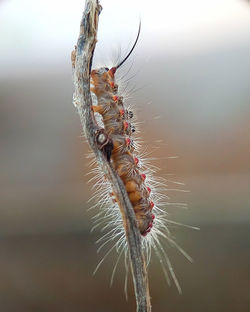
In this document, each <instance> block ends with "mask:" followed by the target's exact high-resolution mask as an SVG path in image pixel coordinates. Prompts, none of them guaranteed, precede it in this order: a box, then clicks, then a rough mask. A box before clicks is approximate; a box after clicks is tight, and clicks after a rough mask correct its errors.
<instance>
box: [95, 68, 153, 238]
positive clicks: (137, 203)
mask: <svg viewBox="0 0 250 312" xmlns="http://www.w3.org/2000/svg"><path fill="white" fill-rule="evenodd" d="M116 69H117V68H116V67H112V68H111V69H109V68H106V67H105V68H100V69H95V70H92V71H91V91H92V92H93V93H94V94H95V95H96V98H97V105H94V106H93V107H92V110H93V111H94V112H97V113H99V114H100V115H101V116H102V121H103V124H104V131H105V133H106V134H107V135H108V137H109V138H110V141H111V142H112V152H111V155H110V162H111V164H112V166H113V167H114V169H115V170H116V172H117V173H118V175H119V176H120V178H121V180H122V181H123V183H124V186H125V188H126V191H127V193H128V197H129V199H130V202H131V204H132V206H133V209H134V212H135V216H136V221H137V226H138V228H139V230H140V233H141V234H142V235H143V236H146V235H147V234H148V233H149V232H150V230H151V228H152V226H153V222H154V218H155V216H154V214H153V213H152V209H153V207H154V204H153V202H152V201H151V199H150V192H151V189H150V188H149V187H148V186H147V185H146V182H145V180H146V175H145V174H144V173H142V172H140V168H139V159H138V158H137V157H136V156H135V152H136V151H135V147H134V144H133V139H132V137H131V135H132V134H133V132H135V128H134V126H133V125H131V122H130V121H131V119H132V118H133V112H132V111H128V110H127V109H126V107H125V106H124V103H123V97H122V96H119V95H118V86H117V84H116V83H115V72H116ZM112 195H113V194H112ZM118 204H119V203H118Z"/></svg>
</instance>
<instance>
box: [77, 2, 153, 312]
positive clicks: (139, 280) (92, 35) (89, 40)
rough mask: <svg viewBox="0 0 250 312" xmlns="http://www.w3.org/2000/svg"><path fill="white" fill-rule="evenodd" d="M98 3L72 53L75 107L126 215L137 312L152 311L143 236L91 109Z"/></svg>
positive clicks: (89, 8) (91, 6)
mask: <svg viewBox="0 0 250 312" xmlns="http://www.w3.org/2000/svg"><path fill="white" fill-rule="evenodd" d="M101 9H102V8H101V6H100V5H99V2H98V0H87V1H86V4H85V9H84V12H83V16H82V19H81V24H80V34H79V38H78V41H77V45H76V47H75V50H74V51H73V52H72V55H71V59H72V69H73V81H74V87H75V91H74V95H73V104H74V105H75V107H76V108H77V110H78V113H79V116H80V119H81V124H82V128H83V132H84V134H85V136H86V138H87V140H88V143H89V145H90V147H91V148H92V150H93V152H94V154H95V157H96V161H97V162H98V164H99V166H100V168H102V170H103V173H104V175H105V176H106V177H107V178H108V179H109V181H110V183H111V186H112V188H113V190H114V192H115V194H116V195H117V200H118V202H119V205H120V209H121V210H122V211H123V214H124V216H125V231H126V237H127V242H128V249H129V254H130V260H131V271H132V276H133V283H134V290H135V297H136V305H137V312H150V311H151V304H150V295H149V287H148V277H147V270H146V265H145V259H144V256H143V252H142V245H141V234H140V233H139V230H138V228H137V225H136V219H135V214H134V210H133V207H132V205H131V203H130V200H129V198H128V194H127V192H126V189H125V187H124V184H123V182H122V180H121V179H120V177H119V176H118V174H117V173H116V171H115V170H114V169H113V167H112V165H111V164H110V163H109V162H108V160H107V158H106V157H105V155H104V154H103V152H102V151H101V150H100V149H99V148H98V144H97V142H96V132H97V130H98V125H97V124H96V122H95V118H94V115H93V112H92V110H91V106H92V99H91V94H90V71H91V65H92V58H93V54H94V49H95V45H96V42H97V39H96V38H97V29H98V18H99V14H100V12H101Z"/></svg>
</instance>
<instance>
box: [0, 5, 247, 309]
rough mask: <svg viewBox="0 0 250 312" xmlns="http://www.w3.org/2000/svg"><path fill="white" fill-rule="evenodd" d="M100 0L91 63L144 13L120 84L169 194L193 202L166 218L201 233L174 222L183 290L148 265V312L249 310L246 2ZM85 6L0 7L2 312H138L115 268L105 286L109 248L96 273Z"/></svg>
mask: <svg viewBox="0 0 250 312" xmlns="http://www.w3.org/2000/svg"><path fill="white" fill-rule="evenodd" d="M101 4H102V6H103V11H102V14H101V16H100V24H99V33H98V38H99V41H98V43H97V47H96V55H95V60H94V65H95V66H99V65H100V64H101V65H105V66H110V65H115V64H116V63H115V62H116V60H117V58H119V57H120V58H122V57H123V56H125V55H126V53H127V52H128V50H129V47H131V45H132V44H133V41H134V40H135V37H136V34H137V30H138V23H139V19H140V18H141V20H142V32H141V36H140V40H139V42H138V45H137V47H136V49H135V52H134V53H133V55H132V56H131V58H130V60H129V61H128V62H127V64H126V66H124V68H123V69H121V75H123V74H124V75H125V74H126V76H125V77H124V79H123V81H124V84H123V87H121V89H122V88H126V92H127V91H129V95H130V99H129V100H128V101H127V103H128V104H132V105H134V107H135V108H134V110H135V111H136V112H137V118H138V121H139V122H140V136H141V137H142V139H143V140H144V141H145V143H144V144H145V147H146V146H147V151H149V152H150V153H152V154H150V155H152V157H156V158H157V160H156V161H154V164H155V165H157V166H159V167H160V172H159V176H162V177H164V178H166V179H167V180H168V188H169V189H170V190H169V191H168V195H169V197H170V202H184V203H187V204H188V206H189V209H183V208H180V207H176V206H171V205H169V206H167V207H166V209H168V211H169V214H170V218H171V219H172V220H175V221H177V222H183V223H185V224H190V225H194V226H199V227H200V228H201V230H200V231H199V232H198V231H194V230H190V229H186V228H179V227H176V228H173V229H172V232H173V234H174V236H175V237H176V239H177V241H178V242H179V244H180V245H181V246H182V247H183V248H184V249H185V250H186V251H187V252H188V253H189V254H190V255H191V256H192V257H193V258H194V263H193V264H190V263H188V262H187V261H186V260H185V259H184V257H182V256H181V255H179V254H178V252H176V251H175V250H173V249H171V250H169V256H170V258H171V261H172V263H173V266H174V269H175V273H176V275H177V277H178V279H179V281H180V284H181V286H182V291H183V295H179V294H178V292H177V290H176V288H175V287H174V285H172V286H171V287H170V288H169V287H168V286H167V283H166V281H165V280H164V278H163V274H162V271H161V268H160V266H159V264H158V262H157V260H156V259H155V258H153V259H152V264H151V265H150V268H149V276H150V288H151V296H152V305H153V311H159V312H161V311H162V312H163V311H164V312H165V311H172V312H174V311H176V312H177V311H178V312H179V311H192V312H200V311H203V312H209V311H220V312H222V311H227V312H229V311H241V312H245V311H249V310H250V283H249V282H250V276H249V271H250V265H249V264H250V251H249V246H250V230H249V225H250V214H249V206H250V161H249V157H250V155H249V152H250V144H249V140H250V123H249V117H250V88H249V82H250V57H249V55H250V5H249V2H248V1H243V0H242V1H240V0H220V1H215V0H212V1H205V0H202V1H201V0H199V1H198V0H190V1H184V0H180V1H168V0H166V1H157V2H151V1H150V2H144V1H137V0H133V1H130V0H127V1H117V0H116V1H114V0H112V1H107V0H103V1H102V2H101ZM83 8H84V1H79V0H75V1H59V0H55V1H48V0H43V1H41V0H37V1H32V0H22V1H21V0H2V1H0V38H1V44H0V144H1V152H0V161H1V162H0V186H1V187H0V311H4V312H17V311H18V312H21V311H26V312H27V311H46V312H49V311H53V312H56V311H60V312H62V311H65V312H68V311H72V312H78V311H86V312H90V311H91V312H92V311H102V312H104V311H135V303H134V298H133V289H132V282H131V279H130V280H129V300H128V302H127V301H126V300H125V296H124V292H123V287H124V268H123V263H121V265H120V266H119V270H118V272H119V273H118V274H116V276H115V280H114V286H113V287H112V288H109V281H110V277H111V274H112V269H113V265H114V261H115V259H116V258H117V255H115V254H113V255H111V256H110V257H108V258H107V259H106V261H105V262H104V263H103V265H102V266H101V268H100V270H99V271H98V273H97V274H96V275H95V276H94V277H93V276H92V273H93V271H94V269H95V267H96V265H97V264H98V262H99V261H100V259H101V258H102V257H103V253H102V254H97V253H96V250H97V246H96V244H95V241H96V240H97V239H98V238H99V237H100V235H101V234H100V232H98V231H95V232H93V233H90V229H91V227H92V220H91V217H92V216H93V212H91V211H87V209H88V208H89V207H90V206H91V203H88V199H89V198H90V197H91V195H92V194H93V191H92V190H91V184H87V180H88V179H89V177H86V174H87V173H88V172H89V167H88V161H87V160H86V154H87V153H88V146H87V144H86V143H85V142H84V138H83V137H82V131H81V126H80V121H79V117H78V115H77V113H76V110H75V108H74V107H73V105H72V92H73V86H72V77H71V63H70V54H71V51H72V49H73V47H74V44H75V43H76V40H77V36H78V32H79V22H80V18H81V15H82V11H83ZM130 67H131V70H130V71H129V69H130ZM128 71H129V73H127V72H128ZM127 80H128V82H129V85H128V86H126V82H127ZM176 181H177V182H180V183H183V184H184V185H182V184H181V185H180V184H175V183H174V182H176ZM173 189H179V191H178V190H177V191H173ZM182 190H184V191H185V192H183V191H182ZM187 191H189V192H187Z"/></svg>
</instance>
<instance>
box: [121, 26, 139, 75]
mask: <svg viewBox="0 0 250 312" xmlns="http://www.w3.org/2000/svg"><path fill="white" fill-rule="evenodd" d="M140 32H141V21H140V24H139V29H138V33H137V37H136V39H135V43H134V45H133V47H132V49H131V50H130V52H129V54H128V55H127V56H126V57H125V59H124V60H123V61H121V63H120V64H118V65H117V66H116V69H117V68H119V67H121V66H122V64H123V63H124V62H125V61H126V60H127V59H128V58H129V56H130V55H131V53H132V52H133V50H134V48H135V46H136V44H137V41H138V39H139V36H140Z"/></svg>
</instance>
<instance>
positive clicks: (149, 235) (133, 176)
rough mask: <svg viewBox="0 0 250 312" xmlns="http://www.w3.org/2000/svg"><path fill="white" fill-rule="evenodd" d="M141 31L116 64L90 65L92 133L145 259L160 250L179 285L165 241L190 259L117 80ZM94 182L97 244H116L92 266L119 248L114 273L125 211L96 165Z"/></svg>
mask: <svg viewBox="0 0 250 312" xmlns="http://www.w3.org/2000/svg"><path fill="white" fill-rule="evenodd" d="M139 34H140V27H139V31H138V35H137V38H136V41H135V43H134V45H133V47H132V49H131V50H130V52H129V53H128V55H127V56H126V57H125V59H124V60H123V61H122V62H120V63H119V64H118V65H116V66H113V67H111V68H107V67H101V68H99V69H94V70H92V71H91V92H92V97H93V103H94V105H93V106H92V110H93V112H94V113H95V116H96V122H97V123H99V124H100V130H99V131H97V133H96V141H97V143H98V144H99V147H100V149H101V150H102V151H103V152H104V154H105V155H106V157H107V160H108V161H109V162H110V163H111V165H112V166H113V168H114V169H115V170H116V172H117V174H118V175H119V176H120V178H121V180H122V181H123V183H124V186H125V188H126V191H127V193H128V197H129V199H130V201H131V204H132V206H133V209H134V213H135V217H136V221H137V226H138V229H139V231H140V233H141V235H142V246H143V251H144V252H145V254H146V258H147V261H148V262H149V260H150V256H151V250H153V251H154V252H155V253H156V255H157V256H158V258H159V260H160V263H161V265H162V268H163V272H164V274H165V276H166V278H167V280H168V281H169V278H168V271H167V269H169V273H170V274H171V276H172V278H173V279H174V281H175V284H176V286H177V288H178V289H179V291H180V286H179V284H178V281H177V279H176V277H175V274H174V271H173V269H172V266H171V263H170V260H169V258H168V255H167V253H166V251H165V249H164V244H169V245H171V246H174V247H176V248H177V249H178V250H179V251H180V252H181V253H182V254H184V255H185V256H186V257H187V258H188V259H189V260H191V258H190V257H189V256H188V255H187V254H186V253H185V252H184V251H183V250H182V249H181V248H180V247H179V246H178V245H177V243H176V242H175V241H174V239H173V238H172V236H171V234H170V231H169V228H168V226H169V224H171V223H172V224H177V223H176V222H173V221H170V220H168V219H167V218H166V215H167V212H166V211H165V210H164V209H162V206H163V205H164V204H165V203H164V199H166V198H167V196H166V194H164V191H165V185H164V181H161V180H160V179H153V177H152V176H153V173H154V170H153V169H151V168H150V166H148V165H147V164H146V165H145V163H143V159H142V158H141V157H139V155H138V153H139V152H138V148H137V146H136V143H135V142H134V140H133V138H132V134H133V133H134V132H135V128H134V125H133V124H132V122H131V121H132V119H133V112H132V111H131V110H130V109H129V108H127V107H126V106H125V104H124V99H123V97H122V96H121V94H119V87H118V85H117V84H116V80H115V75H116V71H117V70H118V69H119V68H120V67H121V65H122V64H123V63H124V62H125V61H126V60H127V59H128V57H129V56H130V55H131V53H132V51H133V50H134V48H135V45H136V43H137V41H138V38H139ZM94 173H95V178H97V182H96V184H95V185H94V188H95V191H97V195H95V197H97V198H99V200H98V203H97V205H98V206H100V211H99V213H98V214H97V215H96V216H95V223H96V224H95V226H94V228H95V227H98V226H103V230H104V231H105V230H107V232H106V233H105V234H104V235H103V237H101V238H100V240H99V241H98V242H99V243H102V245H101V246H100V247H99V250H100V249H102V248H103V247H104V246H106V245H107V244H109V243H113V242H114V241H115V244H114V245H113V246H112V247H111V249H109V251H108V252H107V253H106V255H105V256H104V258H103V259H102V260H101V262H100V263H99V265H98V266H97V268H96V270H97V269H98V268H99V266H100V265H101V263H102V262H103V261H104V259H105V258H106V257H107V256H108V255H109V254H110V253H111V251H112V250H114V249H116V250H117V252H118V253H119V256H118V259H117V263H116V264H115V267H114V271H113V274H112V278H111V280H112V279H113V276H114V273H115V270H116V267H117V264H118V262H119V260H120V257H121V255H122V254H123V253H124V254H125V267H126V270H128V264H127V259H128V256H127V245H126V237H125V232H124V228H123V216H122V214H121V213H120V211H119V205H118V203H117V201H116V194H115V193H114V191H113V190H112V189H111V187H110V184H109V181H107V180H106V178H105V177H103V173H102V172H101V171H100V170H99V169H96V170H95V171H94Z"/></svg>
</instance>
